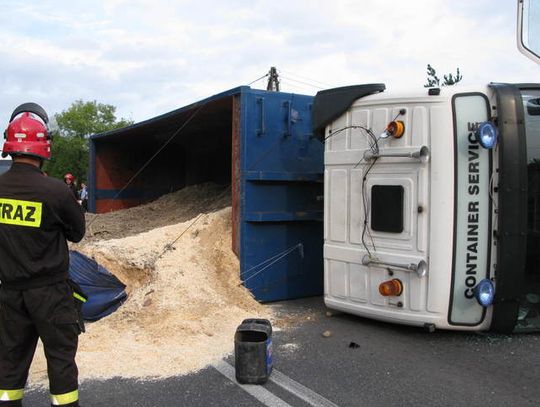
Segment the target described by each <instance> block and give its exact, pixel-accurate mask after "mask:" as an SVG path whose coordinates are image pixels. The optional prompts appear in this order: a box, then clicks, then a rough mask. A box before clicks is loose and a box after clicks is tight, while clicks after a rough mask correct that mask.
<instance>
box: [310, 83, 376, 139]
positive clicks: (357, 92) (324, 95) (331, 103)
mask: <svg viewBox="0 0 540 407" xmlns="http://www.w3.org/2000/svg"><path fill="white" fill-rule="evenodd" d="M385 89H386V86H385V85H384V83H372V84H366V85H354V86H344V87H341V88H333V89H327V90H322V91H320V92H317V94H316V95H315V99H314V100H313V111H312V128H313V134H314V135H315V136H316V137H317V138H318V139H319V140H321V141H323V142H324V129H325V128H326V126H327V125H328V124H330V123H331V122H332V121H333V120H335V119H337V118H338V117H339V116H341V115H342V114H343V113H344V112H346V111H347V109H349V107H350V106H351V105H352V104H353V102H354V101H355V100H357V99H360V98H363V97H364V96H368V95H372V94H374V93H379V92H384V90H385Z"/></svg>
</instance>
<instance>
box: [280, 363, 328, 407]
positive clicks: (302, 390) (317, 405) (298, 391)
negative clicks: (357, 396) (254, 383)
mask: <svg viewBox="0 0 540 407" xmlns="http://www.w3.org/2000/svg"><path fill="white" fill-rule="evenodd" d="M270 380H271V381H272V382H274V383H275V384H277V385H279V386H281V387H283V388H284V389H285V390H287V391H288V392H289V393H292V394H294V395H295V396H296V397H298V398H300V399H302V400H304V401H305V402H306V403H308V404H310V405H312V406H313V407H338V405H337V404H334V403H332V402H331V401H330V400H328V399H326V398H324V397H323V396H321V395H320V394H318V393H315V392H314V391H313V390H311V389H310V388H308V387H306V386H304V385H303V384H300V383H298V382H296V381H294V380H293V379H291V378H290V377H288V376H285V375H284V374H283V373H281V372H278V371H277V370H276V369H274V370H273V371H272V374H271V375H270Z"/></svg>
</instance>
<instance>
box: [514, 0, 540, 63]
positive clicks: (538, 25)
mask: <svg viewBox="0 0 540 407" xmlns="http://www.w3.org/2000/svg"><path fill="white" fill-rule="evenodd" d="M517 40H518V49H519V51H520V52H521V53H522V54H524V55H525V56H526V57H527V58H529V59H532V60H533V61H534V62H536V63H540V0H518V21H517Z"/></svg>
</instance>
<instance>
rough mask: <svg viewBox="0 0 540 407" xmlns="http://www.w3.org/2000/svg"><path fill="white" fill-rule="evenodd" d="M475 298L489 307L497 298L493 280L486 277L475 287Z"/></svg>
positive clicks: (482, 304) (483, 305)
mask: <svg viewBox="0 0 540 407" xmlns="http://www.w3.org/2000/svg"><path fill="white" fill-rule="evenodd" d="M474 298H476V301H478V304H480V305H481V306H482V307H489V306H490V305H491V304H493V298H495V286H494V285H493V281H491V280H489V279H487V278H484V279H483V280H481V281H480V282H479V283H478V284H476V287H474Z"/></svg>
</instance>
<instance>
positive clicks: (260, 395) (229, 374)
mask: <svg viewBox="0 0 540 407" xmlns="http://www.w3.org/2000/svg"><path fill="white" fill-rule="evenodd" d="M213 366H214V368H215V369H216V370H217V371H218V372H219V373H221V374H222V375H223V376H225V377H226V378H227V379H229V380H230V381H231V382H233V383H236V384H237V385H238V386H239V387H240V388H241V389H242V390H244V391H246V392H248V393H249V394H250V395H252V396H253V397H255V398H256V399H257V400H259V401H260V402H261V403H263V404H264V405H265V406H268V407H292V406H291V405H290V404H288V403H286V402H285V401H283V400H282V399H280V398H279V397H277V396H276V395H274V394H273V393H271V392H269V391H268V390H266V389H265V388H264V387H262V386H259V385H256V384H240V383H238V382H237V381H236V376H235V372H234V367H232V366H231V365H229V364H228V363H227V362H225V361H221V362H219V363H216V364H215V365H213Z"/></svg>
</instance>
